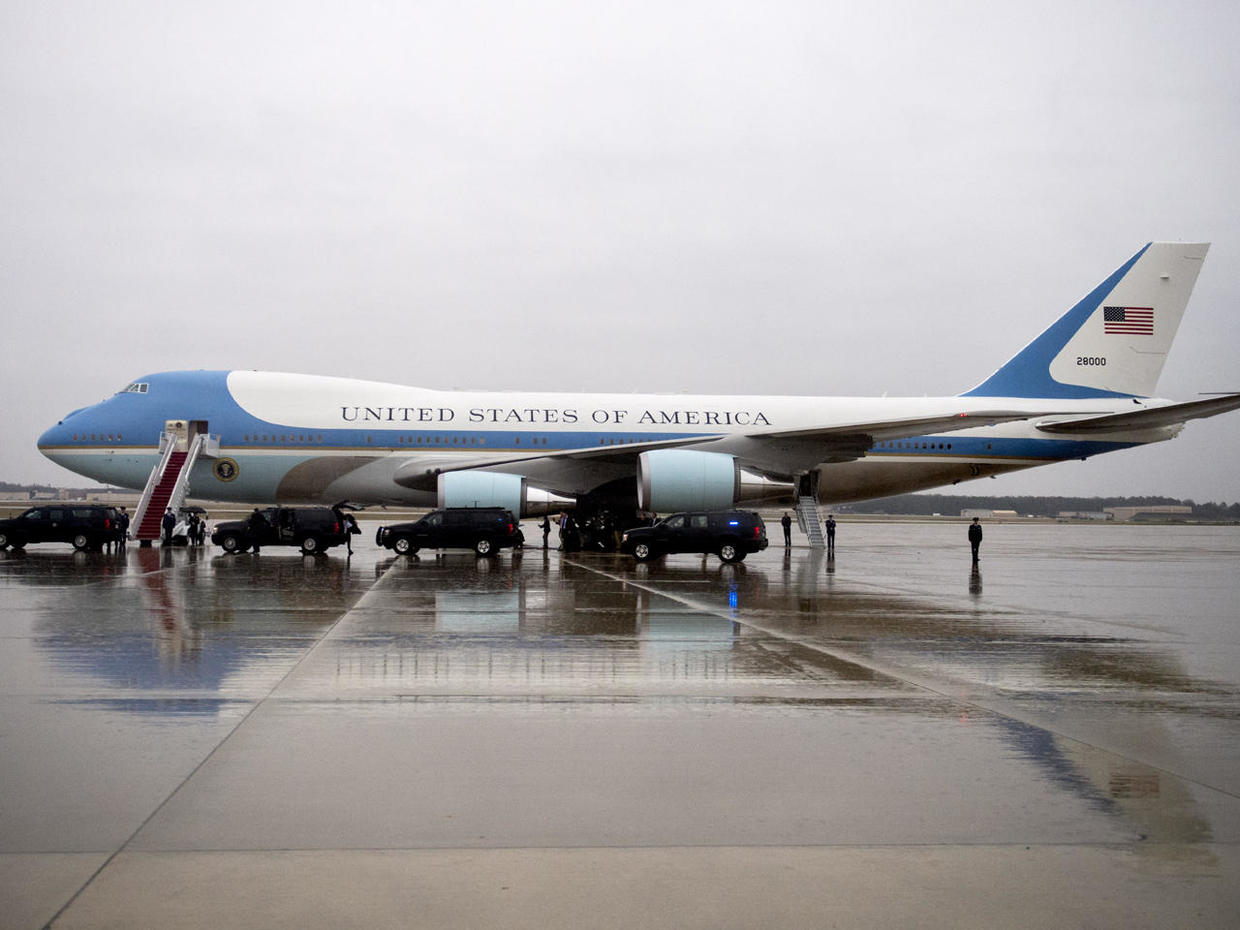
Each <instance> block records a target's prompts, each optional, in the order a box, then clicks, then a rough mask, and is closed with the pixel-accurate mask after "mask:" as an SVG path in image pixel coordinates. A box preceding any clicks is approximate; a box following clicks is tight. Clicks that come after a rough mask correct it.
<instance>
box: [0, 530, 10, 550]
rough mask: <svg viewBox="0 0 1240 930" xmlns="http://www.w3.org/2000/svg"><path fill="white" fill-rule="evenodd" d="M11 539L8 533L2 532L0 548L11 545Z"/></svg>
mask: <svg viewBox="0 0 1240 930" xmlns="http://www.w3.org/2000/svg"><path fill="white" fill-rule="evenodd" d="M9 541H10V540H9V534H8V533H0V549H7V548H8V547H9Z"/></svg>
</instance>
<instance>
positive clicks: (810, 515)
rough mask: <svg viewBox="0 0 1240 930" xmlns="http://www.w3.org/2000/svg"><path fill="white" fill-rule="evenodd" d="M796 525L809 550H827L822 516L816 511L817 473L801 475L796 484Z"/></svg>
mask: <svg viewBox="0 0 1240 930" xmlns="http://www.w3.org/2000/svg"><path fill="white" fill-rule="evenodd" d="M796 512H797V525H798V526H799V527H800V528H801V532H802V533H804V534H805V538H806V539H808V540H809V547H810V548H811V549H825V548H827V537H826V533H825V532H824V531H823V528H822V514H821V513H820V512H819V510H818V473H817V472H810V473H809V474H808V475H803V476H802V477H801V480H800V481H798V482H797V503H796Z"/></svg>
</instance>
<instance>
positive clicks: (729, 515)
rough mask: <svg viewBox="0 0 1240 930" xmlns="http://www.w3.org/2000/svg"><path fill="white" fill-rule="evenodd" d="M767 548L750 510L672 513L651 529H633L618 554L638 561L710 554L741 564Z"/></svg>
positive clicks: (758, 522) (762, 529) (761, 526)
mask: <svg viewBox="0 0 1240 930" xmlns="http://www.w3.org/2000/svg"><path fill="white" fill-rule="evenodd" d="M766 547H767V539H766V524H765V523H763V522H762V518H761V517H760V516H758V514H756V513H754V512H753V511H752V510H719V511H699V512H697V513H674V514H672V515H671V516H669V517H667V518H666V519H663V520H660V521H659V522H658V523H656V524H655V525H654V526H639V527H635V528H633V529H631V530H629V531H628V532H626V533H625V534H624V537H623V538H622V539H621V540H620V551H621V552H627V553H629V554H630V555H631V556H633V557H634V558H635V559H637V561H639V562H645V561H646V560H647V559H657V558H658V557H659V556H661V555H667V554H668V553H669V552H713V553H715V554H716V555H717V556H719V558H721V559H723V561H725V562H740V561H741V560H743V559H744V558H745V556H747V555H749V553H751V552H761V551H762V550H763V549H765V548H766Z"/></svg>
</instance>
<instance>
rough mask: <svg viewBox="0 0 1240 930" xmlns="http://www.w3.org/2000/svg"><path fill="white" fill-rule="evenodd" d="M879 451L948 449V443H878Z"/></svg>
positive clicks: (949, 445)
mask: <svg viewBox="0 0 1240 930" xmlns="http://www.w3.org/2000/svg"><path fill="white" fill-rule="evenodd" d="M878 447H879V448H880V449H950V448H951V447H952V444H951V443H950V442H946V443H944V442H939V443H934V442H880V443H879V444H878Z"/></svg>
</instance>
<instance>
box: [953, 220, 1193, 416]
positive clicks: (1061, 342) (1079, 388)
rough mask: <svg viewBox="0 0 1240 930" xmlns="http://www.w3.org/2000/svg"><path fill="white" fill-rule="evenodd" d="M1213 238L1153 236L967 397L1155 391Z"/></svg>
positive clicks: (1140, 394)
mask: <svg viewBox="0 0 1240 930" xmlns="http://www.w3.org/2000/svg"><path fill="white" fill-rule="evenodd" d="M1209 248H1210V245H1209V243H1179V242H1151V243H1149V244H1148V245H1146V246H1145V247H1144V248H1143V249H1141V251H1139V252H1138V253H1137V254H1136V255H1134V256H1133V257H1132V258H1130V259H1129V260H1128V261H1127V262H1125V263H1124V264H1123V265H1121V266H1120V267H1119V268H1118V269H1116V271H1115V273H1114V274H1112V275H1111V276H1110V277H1109V278H1107V279H1106V280H1105V281H1103V282H1102V283H1101V284H1099V285H1098V286H1097V287H1096V288H1094V289H1093V290H1092V291H1090V292H1089V294H1087V295H1086V296H1085V297H1084V298H1083V299H1082V300H1081V301H1080V302H1079V303H1078V304H1077V305H1076V306H1075V307H1073V308H1072V309H1071V310H1069V311H1068V312H1067V313H1065V314H1064V315H1063V316H1062V317H1060V318H1059V319H1058V320H1056V321H1055V322H1054V323H1053V324H1051V326H1050V327H1049V328H1047V330H1046V331H1045V332H1043V333H1042V335H1040V336H1038V338H1037V339H1035V340H1033V342H1031V343H1029V345H1027V346H1025V348H1023V349H1022V350H1021V351H1020V352H1018V353H1017V354H1016V355H1015V356H1014V357H1013V358H1012V359H1011V360H1010V361H1009V362H1008V363H1007V364H1005V365H1004V366H1003V367H1001V368H1000V369H999V370H998V371H996V372H995V373H994V374H993V375H991V376H990V377H989V378H987V379H986V380H985V381H983V382H982V383H981V384H979V385H978V386H977V387H975V388H973V389H972V390H971V391H966V392H965V393H964V395H963V396H966V397H1046V398H1090V397H1149V396H1151V395H1153V394H1154V391H1155V389H1156V387H1157V385H1158V377H1159V375H1160V374H1162V369H1163V363H1164V362H1166V360H1167V352H1168V350H1169V349H1170V348H1171V342H1172V340H1173V339H1174V338H1175V334H1176V330H1177V329H1179V326H1180V320H1181V318H1183V316H1184V308H1185V307H1186V306H1187V305H1188V298H1189V295H1190V294H1191V293H1192V290H1193V285H1194V284H1195V283H1196V281H1197V274H1198V272H1199V271H1201V265H1202V262H1203V261H1204V260H1205V257H1206V252H1207V251H1208V250H1209Z"/></svg>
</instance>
